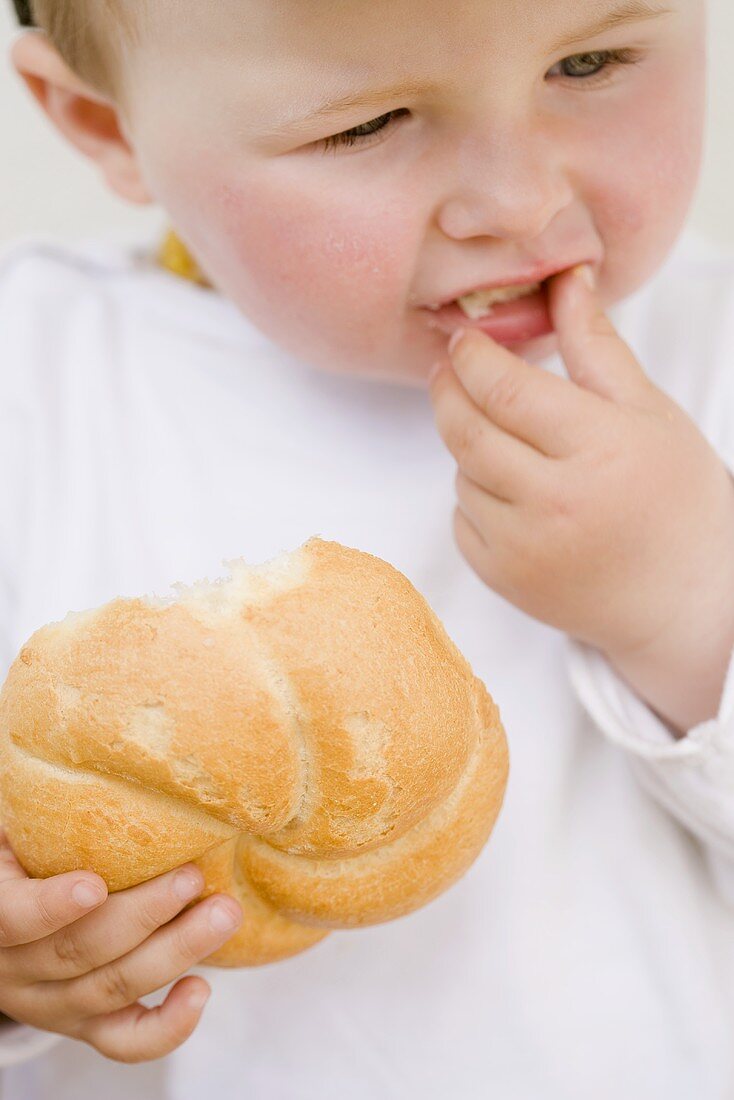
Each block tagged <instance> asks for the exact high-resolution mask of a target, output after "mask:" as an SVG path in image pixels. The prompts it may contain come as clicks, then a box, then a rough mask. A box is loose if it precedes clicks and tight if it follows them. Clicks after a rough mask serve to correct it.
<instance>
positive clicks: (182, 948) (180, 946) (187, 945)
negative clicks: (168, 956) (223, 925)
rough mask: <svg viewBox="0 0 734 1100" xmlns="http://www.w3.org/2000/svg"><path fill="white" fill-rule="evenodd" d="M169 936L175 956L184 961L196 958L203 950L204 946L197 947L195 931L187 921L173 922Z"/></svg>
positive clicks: (189, 961)
mask: <svg viewBox="0 0 734 1100" xmlns="http://www.w3.org/2000/svg"><path fill="white" fill-rule="evenodd" d="M171 937H172V948H173V951H174V953H175V955H176V958H177V959H180V960H183V961H184V962H186V963H191V962H194V961H195V960H197V959H198V958H199V957H200V955H201V952H202V951H203V950H204V947H201V948H199V947H197V944H196V932H195V929H194V928H193V927H191V922H189V921H183V922H179V923H178V924H174V925H173V926H172V928H171Z"/></svg>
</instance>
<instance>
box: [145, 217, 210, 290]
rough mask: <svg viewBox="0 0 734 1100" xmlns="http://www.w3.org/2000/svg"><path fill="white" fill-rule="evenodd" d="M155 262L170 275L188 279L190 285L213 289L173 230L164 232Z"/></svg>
mask: <svg viewBox="0 0 734 1100" xmlns="http://www.w3.org/2000/svg"><path fill="white" fill-rule="evenodd" d="M157 260H158V263H159V264H160V265H161V267H165V269H166V271H170V272H171V274H172V275H179V276H180V277H181V278H182V279H189V280H190V281H191V282H192V283H198V284H199V286H206V287H209V288H210V289H212V290H213V289H214V288H213V287H212V284H211V283H210V282H209V280H208V279H207V277H206V276H205V275H204V273H203V271H202V270H201V268H200V267H199V265H198V264H197V262H196V260H195V259H194V257H193V256H192V255H191V253H190V252H189V250H188V249H187V247H186V245H185V244H184V243H183V241H182V240H181V239H180V237H178V236H177V234H176V233H175V232H174V230H173V229H169V230H168V231H167V232H166V234H165V236H164V237H163V240H162V241H161V243H160V245H159V246H158V253H157Z"/></svg>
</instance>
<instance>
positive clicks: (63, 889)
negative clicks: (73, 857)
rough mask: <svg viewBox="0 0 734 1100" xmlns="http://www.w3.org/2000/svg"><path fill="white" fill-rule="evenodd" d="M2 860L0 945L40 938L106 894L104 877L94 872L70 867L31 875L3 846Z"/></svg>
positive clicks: (99, 903)
mask: <svg viewBox="0 0 734 1100" xmlns="http://www.w3.org/2000/svg"><path fill="white" fill-rule="evenodd" d="M0 860H1V861H2V862H3V868H4V871H3V873H4V876H5V877H4V881H3V882H2V883H0V948H3V947H15V946H16V945H18V944H28V943H33V942H35V941H37V940H41V939H43V938H44V937H45V936H49V935H51V934H52V933H54V932H57V931H58V930H59V929H60V928H63V927H65V926H66V925H68V924H71V923H72V922H73V921H76V920H78V919H79V918H80V917H81V916H83V915H84V914H85V913H88V912H89V911H90V910H91V909H94V908H96V907H97V906H98V905H101V904H102V902H103V901H104V900H105V898H106V897H107V886H106V884H105V882H104V879H102V878H100V876H99V875H94V874H92V873H91V872H88V873H86V874H79V872H78V871H68V872H67V873H65V874H63V875H54V876H53V878H47V879H32V878H28V876H27V875H26V874H25V872H24V871H23V869H22V868H21V867H20V864H18V863H17V860H16V859H15V857H14V856H13V854H12V852H10V850H9V849H7V848H6V849H3V852H2V854H1V855H0ZM14 863H15V864H17V869H19V870H20V874H18V870H17V869H16V867H15V866H14Z"/></svg>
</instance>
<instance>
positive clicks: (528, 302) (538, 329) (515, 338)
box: [429, 283, 553, 344]
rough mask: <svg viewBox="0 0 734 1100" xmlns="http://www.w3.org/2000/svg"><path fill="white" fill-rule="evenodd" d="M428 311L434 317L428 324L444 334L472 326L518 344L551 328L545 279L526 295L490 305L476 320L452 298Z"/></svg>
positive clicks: (550, 330)
mask: <svg viewBox="0 0 734 1100" xmlns="http://www.w3.org/2000/svg"><path fill="white" fill-rule="evenodd" d="M429 312H430V314H431V316H432V317H433V318H434V321H433V323H432V324H431V328H437V329H440V330H441V331H442V332H445V333H446V335H447V336H450V335H452V334H453V333H454V332H455V331H456V330H457V329H459V328H476V329H479V330H480V331H481V332H485V333H486V334H487V336H491V337H492V339H493V340H495V341H496V342H497V343H498V344H519V343H524V342H525V341H526V340H534V339H537V337H539V336H547V335H548V334H549V333H551V332H553V322H552V321H551V316H550V311H549V309H548V295H547V292H546V284H545V283H544V284H543V286H542V287H541V289H540V290H538V291H536V292H535V294H529V295H528V296H527V298H516V299H515V300H514V301H513V302H500V303H498V304H497V305H494V306H492V313H491V314H490V316H489V317H482V318H480V319H479V320H476V321H473V320H472V319H471V318H470V317H467V315H466V314H465V313H464V311H463V309H462V308H461V307H460V306H459V305H458V304H457V303H456V302H451V303H450V304H449V305H446V306H442V307H441V309H438V310H435V311H434V310H429Z"/></svg>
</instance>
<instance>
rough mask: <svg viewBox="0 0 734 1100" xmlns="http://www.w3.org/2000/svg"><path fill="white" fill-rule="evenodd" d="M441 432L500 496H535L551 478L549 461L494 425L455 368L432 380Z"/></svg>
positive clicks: (468, 470)
mask: <svg viewBox="0 0 734 1100" xmlns="http://www.w3.org/2000/svg"><path fill="white" fill-rule="evenodd" d="M430 392H431V400H432V401H433V405H434V419H435V422H436V427H437V428H438V432H439V434H440V436H441V438H442V439H443V441H444V443H445V444H446V446H447V447H448V449H449V451H450V452H451V454H452V455H453V456H454V458H455V459H456V461H457V463H458V465H459V468H460V469H461V470H463V471H464V473H465V474H466V475H467V476H468V477H470V478H471V479H472V480H473V481H475V482H477V484H478V485H481V486H482V488H483V489H484V490H485V491H486V492H487V493H491V494H492V496H494V497H496V498H497V499H498V500H501V501H505V502H507V503H511V502H515V501H518V500H520V499H522V498H524V497H527V496H529V495H530V492H531V487H533V486H536V487H537V485H538V484H539V483H542V482H543V480H544V479H545V478H546V477H547V472H546V470H545V463H546V462H547V459H546V458H545V457H544V456H543V455H541V454H540V453H539V452H538V451H536V450H534V449H533V448H532V447H529V446H528V445H527V444H526V443H523V442H522V440H520V439H517V438H515V436H512V435H509V434H508V433H507V432H505V431H503V430H502V429H501V428H499V427H497V425H496V424H493V423H492V421H491V420H489V419H488V418H487V417H486V416H485V415H484V413H482V412H481V411H480V410H479V409H478V408H477V406H476V405H475V404H474V402H473V401H472V399H471V398H470V397H469V395H468V393H467V392H466V390H465V389H464V387H463V386H462V384H461V382H460V381H459V379H458V378H457V376H456V374H455V373H454V371H453V370H451V369H449V370H445V371H443V372H441V373H440V374H439V375H437V376H436V377H435V378H434V379H433V381H432V382H431V390H430Z"/></svg>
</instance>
